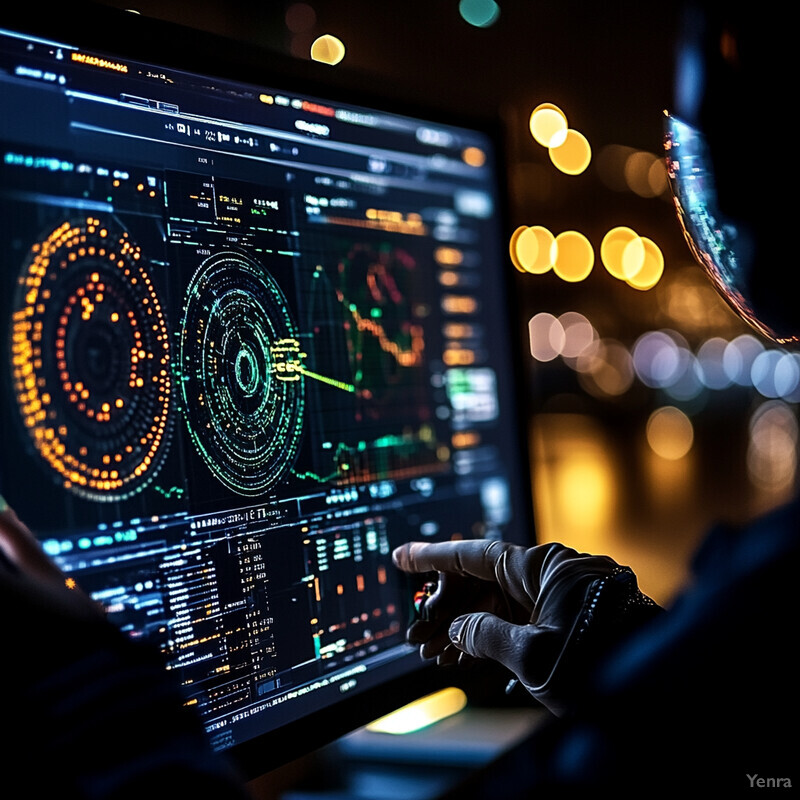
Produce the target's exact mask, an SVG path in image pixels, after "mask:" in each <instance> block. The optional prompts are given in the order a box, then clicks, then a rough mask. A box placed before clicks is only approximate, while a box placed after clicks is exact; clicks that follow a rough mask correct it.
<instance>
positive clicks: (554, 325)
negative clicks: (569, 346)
mask: <svg viewBox="0 0 800 800" xmlns="http://www.w3.org/2000/svg"><path fill="white" fill-rule="evenodd" d="M528 337H529V339H530V348H531V355H532V356H533V357H534V358H535V359H536V360H537V361H552V360H553V359H554V358H557V357H558V356H559V355H561V351H562V350H563V348H564V344H565V343H566V334H565V333H564V327H563V326H562V324H561V322H560V321H559V320H558V318H557V317H555V316H554V315H553V314H550V313H548V312H546V311H542V312H541V313H539V314H535V315H534V316H533V317H531V319H530V320H529V322H528Z"/></svg>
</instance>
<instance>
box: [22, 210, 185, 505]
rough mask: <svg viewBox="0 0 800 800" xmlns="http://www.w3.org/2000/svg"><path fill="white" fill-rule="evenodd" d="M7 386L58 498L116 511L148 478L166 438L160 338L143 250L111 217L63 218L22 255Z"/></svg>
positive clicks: (165, 349)
mask: <svg viewBox="0 0 800 800" xmlns="http://www.w3.org/2000/svg"><path fill="white" fill-rule="evenodd" d="M12 378H13V386H14V391H15V394H16V400H17V406H18V409H19V413H20V415H21V419H22V423H23V425H24V427H25V429H26V430H27V432H28V434H29V441H30V443H31V445H32V446H33V448H34V449H35V450H36V451H37V452H38V454H39V455H40V456H41V459H42V462H43V463H44V464H45V465H46V467H47V468H48V470H49V471H50V473H51V475H52V476H53V477H54V478H55V480H56V481H57V482H59V483H60V484H61V485H63V486H64V487H65V488H66V489H68V490H70V491H72V492H74V493H76V494H78V495H80V496H81V497H84V498H86V499H90V500H94V501H107V502H115V501H118V500H122V499H125V498H127V497H130V496H132V495H134V494H136V493H137V492H139V491H141V490H142V489H143V488H144V487H145V486H147V485H148V484H149V483H150V481H152V479H153V478H154V477H155V475H156V473H157V472H158V470H159V468H160V466H161V464H162V463H163V459H164V457H165V455H166V451H167V448H168V445H169V439H170V436H169V429H170V427H171V413H170V412H171V410H172V402H173V400H172V377H171V371H170V342H169V333H168V327H167V321H166V318H165V315H164V312H163V310H162V304H161V301H160V299H159V296H158V292H157V291H156V288H155V286H154V285H153V282H152V280H151V278H150V275H149V274H148V271H147V264H146V261H145V259H144V258H143V256H142V252H141V250H140V248H139V246H138V245H137V244H136V243H135V242H133V241H132V239H131V237H130V235H129V234H128V232H127V231H126V230H125V229H124V228H123V227H122V225H121V224H120V223H119V222H117V221H116V220H115V219H113V218H110V217H109V218H108V219H102V220H101V219H99V218H96V217H91V216H89V217H84V218H79V219H71V220H66V221H64V222H63V223H62V224H60V225H58V226H57V227H55V228H53V229H52V230H50V231H49V232H48V233H47V234H46V235H44V236H43V237H41V239H40V240H39V241H38V242H37V243H36V244H34V246H33V247H32V248H31V250H30V253H29V257H28V259H27V261H26V263H25V265H24V267H23V269H22V271H21V273H20V277H19V281H18V291H17V296H16V298H15V304H14V311H13V317H12Z"/></svg>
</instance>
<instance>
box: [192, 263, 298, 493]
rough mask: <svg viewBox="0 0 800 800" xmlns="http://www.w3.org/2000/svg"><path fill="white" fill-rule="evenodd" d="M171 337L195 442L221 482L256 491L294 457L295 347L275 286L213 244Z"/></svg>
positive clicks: (254, 266) (255, 267) (261, 271)
mask: <svg viewBox="0 0 800 800" xmlns="http://www.w3.org/2000/svg"><path fill="white" fill-rule="evenodd" d="M180 337H181V338H180V354H179V367H180V386H181V392H182V395H183V403H184V408H185V411H186V417H187V423H188V427H189V431H190V433H191V436H192V438H193V440H194V443H195V445H196V447H197V449H198V451H199V452H200V454H201V455H202V457H203V459H204V460H205V462H206V465H207V466H208V467H209V469H210V470H211V471H212V472H213V474H214V475H215V476H216V477H217V478H218V480H220V481H221V482H222V483H223V484H224V485H225V486H227V487H228V488H229V489H231V490H233V491H235V492H237V493H238V494H242V495H256V494H260V493H262V492H264V491H266V490H267V489H269V488H270V487H271V486H273V485H275V484H276V483H277V482H278V481H279V480H280V479H281V478H282V477H283V476H284V475H285V474H286V471H287V470H288V469H289V468H290V467H291V466H292V464H293V463H294V459H295V456H296V455H297V450H298V447H299V442H300V438H301V434H302V428H303V404H304V401H303V382H304V381H303V372H302V359H303V358H304V357H305V354H304V353H302V352H301V350H300V343H299V341H298V338H297V333H296V330H295V326H294V324H293V322H292V320H291V318H290V316H289V312H288V310H287V303H286V298H285V297H284V295H283V293H282V291H281V289H280V287H279V286H278V285H277V283H276V282H275V281H274V279H273V278H272V277H271V276H270V274H269V273H268V272H267V270H266V269H265V268H264V266H263V265H262V264H260V263H258V262H257V261H255V260H251V259H250V258H249V257H248V256H246V255H243V254H241V253H237V252H232V251H223V252H219V253H216V254H215V255H212V256H210V257H209V258H208V259H206V260H205V261H204V262H203V263H202V264H201V265H200V267H199V268H198V270H197V272H196V273H195V274H194V276H193V277H192V280H191V281H190V283H189V286H188V288H187V290H186V295H185V306H184V317H183V320H182V326H181V334H180Z"/></svg>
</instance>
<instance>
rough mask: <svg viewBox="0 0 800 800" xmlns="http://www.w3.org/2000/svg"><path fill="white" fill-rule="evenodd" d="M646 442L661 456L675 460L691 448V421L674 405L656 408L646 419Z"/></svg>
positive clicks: (692, 439) (692, 428) (692, 436)
mask: <svg viewBox="0 0 800 800" xmlns="http://www.w3.org/2000/svg"><path fill="white" fill-rule="evenodd" d="M647 443H648V444H649V445H650V448H651V449H652V451H653V452H654V453H656V454H657V455H659V456H661V458H666V459H667V460H669V461H677V460H679V459H681V458H683V457H684V456H685V455H686V454H687V453H688V452H689V451H690V450H691V449H692V444H693V443H694V426H693V425H692V421H691V420H690V419H689V417H687V416H686V414H684V413H683V411H681V410H680V409H679V408H676V407H675V406H662V407H661V408H657V409H656V410H655V411H654V412H653V413H652V414H651V415H650V417H649V419H648V420H647Z"/></svg>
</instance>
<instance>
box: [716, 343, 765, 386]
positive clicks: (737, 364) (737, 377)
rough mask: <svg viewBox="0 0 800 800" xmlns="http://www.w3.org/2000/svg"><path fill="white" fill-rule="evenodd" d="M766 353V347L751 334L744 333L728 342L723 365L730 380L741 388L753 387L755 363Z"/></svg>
mask: <svg viewBox="0 0 800 800" xmlns="http://www.w3.org/2000/svg"><path fill="white" fill-rule="evenodd" d="M763 352H764V345H763V344H762V343H761V342H760V341H759V340H758V339H756V337H755V336H753V335H752V334H750V333H743V334H742V335H741V336H737V337H736V338H735V339H733V340H731V341H730V342H728V344H727V345H726V346H725V353H724V354H723V356H722V365H723V367H724V368H725V372H726V374H727V375H728V379H729V380H730V381H731V382H732V383H735V384H738V385H739V386H752V384H753V379H752V377H751V373H752V369H753V362H754V361H755V360H756V357H757V356H759V355H760V354H761V353H763Z"/></svg>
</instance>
